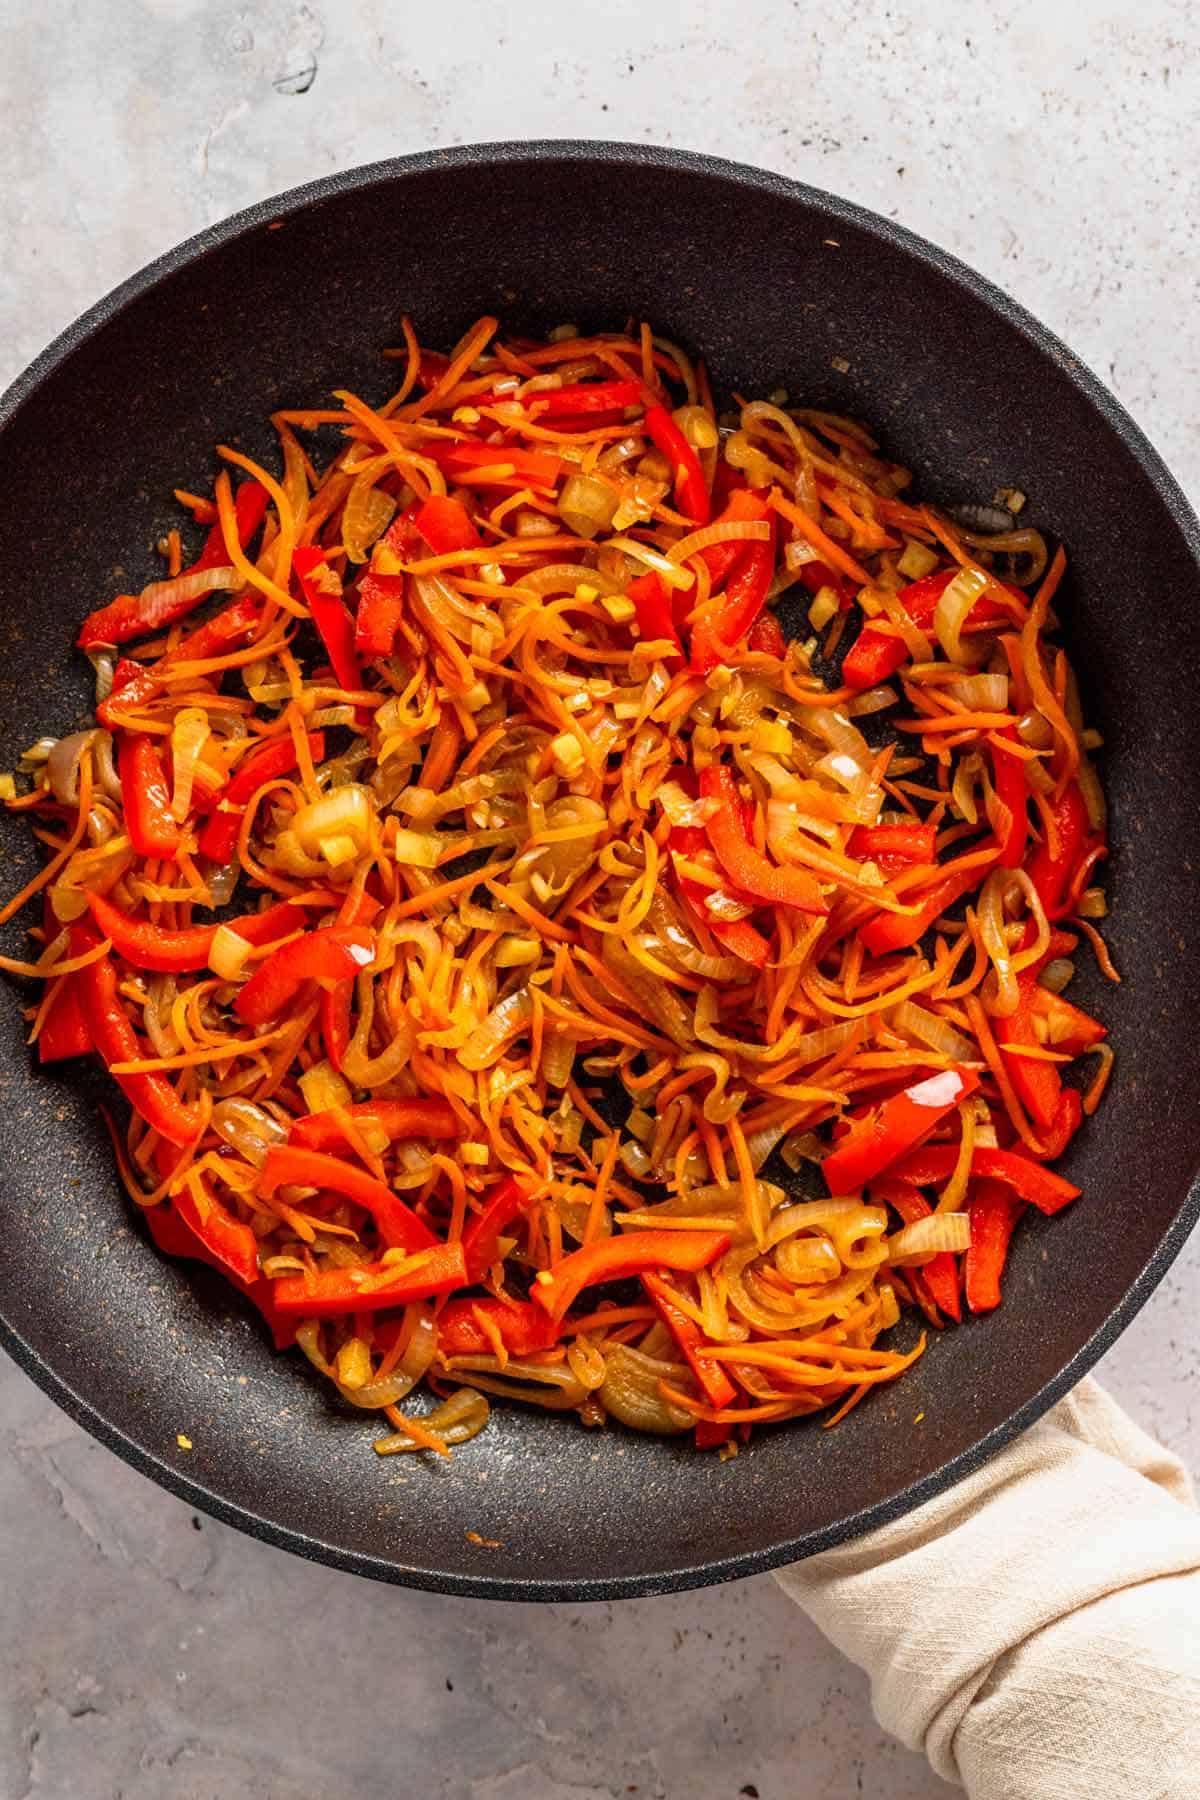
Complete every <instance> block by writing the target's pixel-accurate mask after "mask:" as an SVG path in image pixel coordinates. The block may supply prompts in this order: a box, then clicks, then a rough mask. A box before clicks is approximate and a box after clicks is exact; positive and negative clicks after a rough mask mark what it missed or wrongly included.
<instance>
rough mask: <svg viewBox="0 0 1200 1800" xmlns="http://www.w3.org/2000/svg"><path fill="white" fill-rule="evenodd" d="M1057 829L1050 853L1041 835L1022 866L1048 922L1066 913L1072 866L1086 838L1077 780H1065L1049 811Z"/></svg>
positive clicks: (1046, 839)
mask: <svg viewBox="0 0 1200 1800" xmlns="http://www.w3.org/2000/svg"><path fill="white" fill-rule="evenodd" d="M1051 811H1052V813H1053V817H1054V823H1055V825H1056V826H1057V828H1058V843H1057V845H1056V846H1055V847H1054V850H1053V854H1052V853H1051V846H1050V840H1049V837H1048V836H1044V837H1043V839H1042V842H1041V843H1040V844H1039V845H1038V846H1037V848H1036V849H1035V850H1034V852H1033V854H1032V855H1031V856H1030V857H1029V859H1028V861H1027V862H1026V864H1025V871H1026V873H1027V875H1028V876H1029V879H1030V881H1032V883H1033V885H1034V887H1035V888H1036V889H1037V894H1038V898H1039V900H1040V901H1041V903H1042V905H1043V907H1044V908H1045V911H1046V917H1047V918H1048V919H1061V918H1063V917H1064V916H1065V914H1066V913H1067V912H1068V911H1069V910H1070V909H1069V907H1068V905H1067V904H1066V901H1067V897H1068V894H1069V892H1070V887H1071V877H1072V875H1073V874H1074V872H1075V865H1076V863H1077V862H1078V861H1079V858H1080V855H1081V853H1082V851H1083V848H1084V843H1085V840H1086V839H1087V835H1088V829H1089V820H1088V810H1087V806H1086V804H1085V802H1084V798H1083V795H1082V793H1081V792H1080V790H1079V783H1078V782H1077V781H1069V782H1068V783H1067V785H1066V787H1065V788H1064V789H1063V791H1062V793H1061V795H1060V796H1059V798H1058V799H1057V800H1056V801H1055V802H1054V805H1053V807H1052V808H1051Z"/></svg>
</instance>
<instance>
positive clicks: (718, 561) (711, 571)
mask: <svg viewBox="0 0 1200 1800" xmlns="http://www.w3.org/2000/svg"><path fill="white" fill-rule="evenodd" d="M721 466H722V467H726V466H727V465H725V464H722V465H721ZM774 517H775V514H774V513H773V512H772V511H771V508H770V507H769V506H768V505H767V503H766V501H765V500H763V499H762V498H761V497H760V496H759V495H758V494H756V493H754V492H753V491H752V490H751V489H750V488H748V487H739V488H734V489H733V491H732V492H731V493H730V495H729V498H728V501H727V503H726V505H725V509H724V511H723V512H721V513H720V514H719V515H718V516H717V518H715V519H714V520H713V521H712V522H713V524H714V525H746V524H754V523H758V524H761V523H762V521H763V520H767V521H768V522H769V521H771V520H772V519H774ZM753 541H754V540H753V539H750V540H749V541H748V540H747V539H745V538H728V539H726V541H725V542H724V543H718V544H709V545H708V547H707V548H706V549H704V550H697V551H696V553H695V554H696V555H697V556H698V557H699V558H700V560H701V562H702V563H704V565H705V567H706V568H707V569H708V585H709V588H710V590H711V592H713V593H716V591H717V589H718V588H719V587H720V585H721V583H722V582H723V581H724V580H725V579H726V577H727V576H728V575H730V574H731V573H732V571H733V568H734V565H735V563H737V562H738V561H739V560H740V559H741V558H742V557H743V556H744V555H745V554H746V551H747V549H748V548H749V545H750V544H751V543H753Z"/></svg>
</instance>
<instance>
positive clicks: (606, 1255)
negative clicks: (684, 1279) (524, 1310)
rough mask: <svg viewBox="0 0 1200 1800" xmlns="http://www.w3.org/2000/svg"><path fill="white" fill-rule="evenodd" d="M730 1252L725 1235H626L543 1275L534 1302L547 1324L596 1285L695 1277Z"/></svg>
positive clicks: (605, 1240)
mask: <svg viewBox="0 0 1200 1800" xmlns="http://www.w3.org/2000/svg"><path fill="white" fill-rule="evenodd" d="M728 1248H729V1233H728V1232H727V1231H627V1232H624V1233H623V1234H622V1235H621V1236H620V1237H610V1238H599V1239H598V1240H597V1241H596V1242H595V1243H592V1244H584V1245H583V1247H582V1248H581V1249H579V1250H573V1251H572V1252H571V1254H570V1255H569V1256H564V1257H563V1259H562V1261H561V1262H560V1263H556V1264H555V1266H554V1268H553V1269H550V1270H543V1271H542V1272H541V1273H540V1274H539V1275H538V1276H537V1277H536V1279H535V1281H534V1284H533V1298H534V1299H535V1300H537V1301H540V1303H541V1304H542V1305H543V1306H544V1307H545V1309H546V1311H547V1312H548V1313H549V1314H550V1316H551V1318H552V1319H561V1318H562V1316H563V1314H564V1313H565V1312H566V1310H567V1308H568V1306H570V1304H571V1302H572V1300H574V1298H575V1296H576V1294H578V1293H579V1292H580V1291H581V1289H583V1288H585V1287H592V1286H594V1285H595V1284H596V1283H597V1282H600V1281H620V1280H622V1279H623V1278H624V1277H625V1276H626V1275H642V1274H644V1273H645V1271H646V1270H647V1269H684V1270H687V1271H688V1272H689V1273H692V1274H694V1273H695V1271H696V1270H697V1269H706V1268H707V1267H708V1265H709V1263H710V1262H713V1261H715V1259H716V1258H717V1257H718V1256H720V1255H721V1253H722V1251H724V1250H727V1249H728Z"/></svg>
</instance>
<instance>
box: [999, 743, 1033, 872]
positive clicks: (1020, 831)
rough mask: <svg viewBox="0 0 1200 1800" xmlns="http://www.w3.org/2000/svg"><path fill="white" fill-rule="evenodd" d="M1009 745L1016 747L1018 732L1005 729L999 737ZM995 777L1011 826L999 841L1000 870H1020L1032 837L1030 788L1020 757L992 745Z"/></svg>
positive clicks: (1005, 829) (1006, 828)
mask: <svg viewBox="0 0 1200 1800" xmlns="http://www.w3.org/2000/svg"><path fill="white" fill-rule="evenodd" d="M997 736H999V737H1000V738H1002V739H1005V738H1006V739H1008V741H1009V742H1010V743H1013V744H1015V743H1017V742H1018V741H1019V740H1018V738H1017V733H1016V730H1015V728H1014V727H1013V726H1011V725H1009V726H1006V727H1005V729H1004V730H1003V731H1001V732H999V733H997ZM992 776H993V781H994V784H995V788H996V798H997V800H999V802H1000V804H1001V806H1003V807H1006V808H1007V811H1008V824H1007V826H1006V827H1005V828H1004V831H1003V833H1002V835H1001V837H1000V867H1001V868H1002V869H1019V868H1020V867H1021V863H1022V861H1023V860H1024V856H1025V841H1026V839H1027V837H1028V836H1029V786H1028V783H1027V782H1026V780H1025V764H1024V761H1023V760H1022V758H1021V757H1019V756H1014V755H1012V754H1010V753H1009V752H1008V751H1007V750H1001V749H1000V748H999V747H998V746H997V745H996V744H994V743H993V745H992Z"/></svg>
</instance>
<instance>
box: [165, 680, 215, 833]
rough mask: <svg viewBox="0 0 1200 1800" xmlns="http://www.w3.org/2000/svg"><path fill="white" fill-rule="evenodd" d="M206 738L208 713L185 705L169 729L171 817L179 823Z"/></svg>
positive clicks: (188, 805) (189, 798)
mask: <svg viewBox="0 0 1200 1800" xmlns="http://www.w3.org/2000/svg"><path fill="white" fill-rule="evenodd" d="M208 739H209V727H208V714H207V713H206V712H204V711H202V710H201V708H200V707H198V706H185V707H183V708H182V710H181V711H180V712H178V713H176V715H175V723H174V724H173V725H172V727H171V770H172V784H171V817H172V818H173V819H177V820H179V821H180V823H182V821H183V820H184V819H186V818H187V816H188V813H189V812H190V811H191V806H192V789H193V786H194V785H195V779H196V764H197V762H198V761H199V758H200V752H201V751H202V750H203V748H204V746H205V744H206V743H207V742H208Z"/></svg>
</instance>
